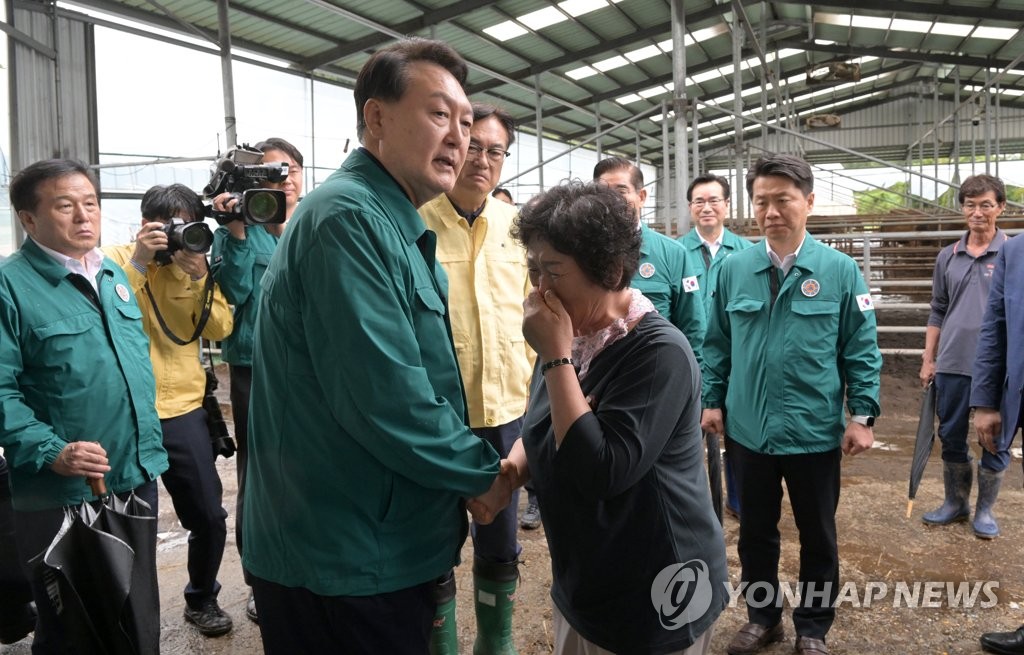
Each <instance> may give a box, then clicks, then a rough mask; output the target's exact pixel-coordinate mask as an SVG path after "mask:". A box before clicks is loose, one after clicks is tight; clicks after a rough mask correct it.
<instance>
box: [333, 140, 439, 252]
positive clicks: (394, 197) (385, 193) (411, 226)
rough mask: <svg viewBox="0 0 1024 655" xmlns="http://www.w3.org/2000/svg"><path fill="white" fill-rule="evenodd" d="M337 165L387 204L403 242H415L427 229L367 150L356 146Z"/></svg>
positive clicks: (386, 171) (406, 199)
mask: <svg viewBox="0 0 1024 655" xmlns="http://www.w3.org/2000/svg"><path fill="white" fill-rule="evenodd" d="M341 168H342V170H345V171H348V172H350V173H353V174H355V175H358V176H359V177H362V178H363V179H365V180H366V182H367V184H368V186H369V187H370V189H372V191H373V192H374V193H375V194H377V195H378V196H379V197H380V199H381V202H382V203H383V204H384V206H385V207H387V209H388V215H389V217H390V218H391V220H392V221H394V223H395V225H396V226H397V227H398V231H399V232H400V233H401V235H402V238H403V239H404V240H405V241H406V243H408V244H410V245H411V244H413V243H416V241H417V239H419V238H420V236H421V235H422V234H423V233H424V232H426V231H427V228H426V225H424V223H423V219H422V218H420V215H419V213H417V211H416V208H415V207H414V206H413V204H412V201H411V200H409V197H408V196H407V195H405V192H404V191H403V190H402V187H400V186H398V181H397V180H395V178H394V176H392V175H391V173H389V172H388V170H387V169H386V168H384V165H383V164H381V163H380V161H378V160H377V158H376V157H374V156H373V155H372V154H371V153H370V151H369V150H367V149H366V148H362V147H360V148H357V149H356V150H354V151H352V154H351V155H349V156H348V158H347V159H346V160H345V162H344V163H343V164H342V165H341Z"/></svg>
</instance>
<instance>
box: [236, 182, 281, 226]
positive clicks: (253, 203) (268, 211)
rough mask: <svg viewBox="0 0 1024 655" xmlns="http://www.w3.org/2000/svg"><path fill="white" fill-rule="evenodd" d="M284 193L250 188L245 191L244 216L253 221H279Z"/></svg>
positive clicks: (258, 222)
mask: <svg viewBox="0 0 1024 655" xmlns="http://www.w3.org/2000/svg"><path fill="white" fill-rule="evenodd" d="M282 200H284V194H283V193H281V192H275V191H267V190H260V189H251V190H249V191H246V192H245V210H244V213H245V214H246V217H247V218H248V219H249V220H251V221H252V222H253V223H257V224H263V223H281V222H283V221H282V220H281V218H283V217H284V205H283V204H282V202H281V201H282Z"/></svg>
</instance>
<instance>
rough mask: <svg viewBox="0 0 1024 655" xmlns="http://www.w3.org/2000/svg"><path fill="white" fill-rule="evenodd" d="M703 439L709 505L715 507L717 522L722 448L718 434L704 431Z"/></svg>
mask: <svg viewBox="0 0 1024 655" xmlns="http://www.w3.org/2000/svg"><path fill="white" fill-rule="evenodd" d="M704 440H705V441H706V442H707V447H708V483H709V484H710V485H711V505H712V506H713V507H714V508H715V516H717V517H718V522H719V523H723V520H724V519H723V518H722V448H721V446H720V445H719V443H718V435H717V434H715V433H714V432H705V433H704Z"/></svg>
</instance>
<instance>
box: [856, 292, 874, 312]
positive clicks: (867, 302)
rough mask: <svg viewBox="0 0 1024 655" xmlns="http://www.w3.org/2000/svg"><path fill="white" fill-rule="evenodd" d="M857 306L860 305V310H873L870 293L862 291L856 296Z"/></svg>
mask: <svg viewBox="0 0 1024 655" xmlns="http://www.w3.org/2000/svg"><path fill="white" fill-rule="evenodd" d="M857 306H858V307H860V311H862V312H867V311H874V309H875V303H874V302H872V301H871V294H870V293H862V294H859V295H858V296H857Z"/></svg>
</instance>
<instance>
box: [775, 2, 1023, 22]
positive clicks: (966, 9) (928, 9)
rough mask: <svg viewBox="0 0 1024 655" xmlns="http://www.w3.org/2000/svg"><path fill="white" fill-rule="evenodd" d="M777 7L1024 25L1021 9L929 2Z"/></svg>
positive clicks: (816, 3)
mask: <svg viewBox="0 0 1024 655" xmlns="http://www.w3.org/2000/svg"><path fill="white" fill-rule="evenodd" d="M772 4H777V5H807V6H809V7H811V8H812V9H813V8H818V7H839V8H841V9H849V10H851V11H856V12H861V11H864V10H865V9H868V10H872V11H880V12H884V13H886V14H890V15H891V14H893V13H901V14H924V15H926V16H930V17H931V18H935V17H936V15H939V16H953V17H958V18H976V19H978V20H989V21H991V20H998V21H1005V22H1011V23H1024V11H1021V10H1019V9H1004V8H1003V7H1000V8H999V10H998V11H993V10H992V9H991V8H988V7H978V6H971V5H960V4H958V5H950V4H949V3H948V2H943V3H942V4H932V3H929V2H906V1H904V0H901V1H900V2H892V1H891V0H825V2H821V1H820V0H819V1H813V0H784V1H783V2H773V3H772Z"/></svg>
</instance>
